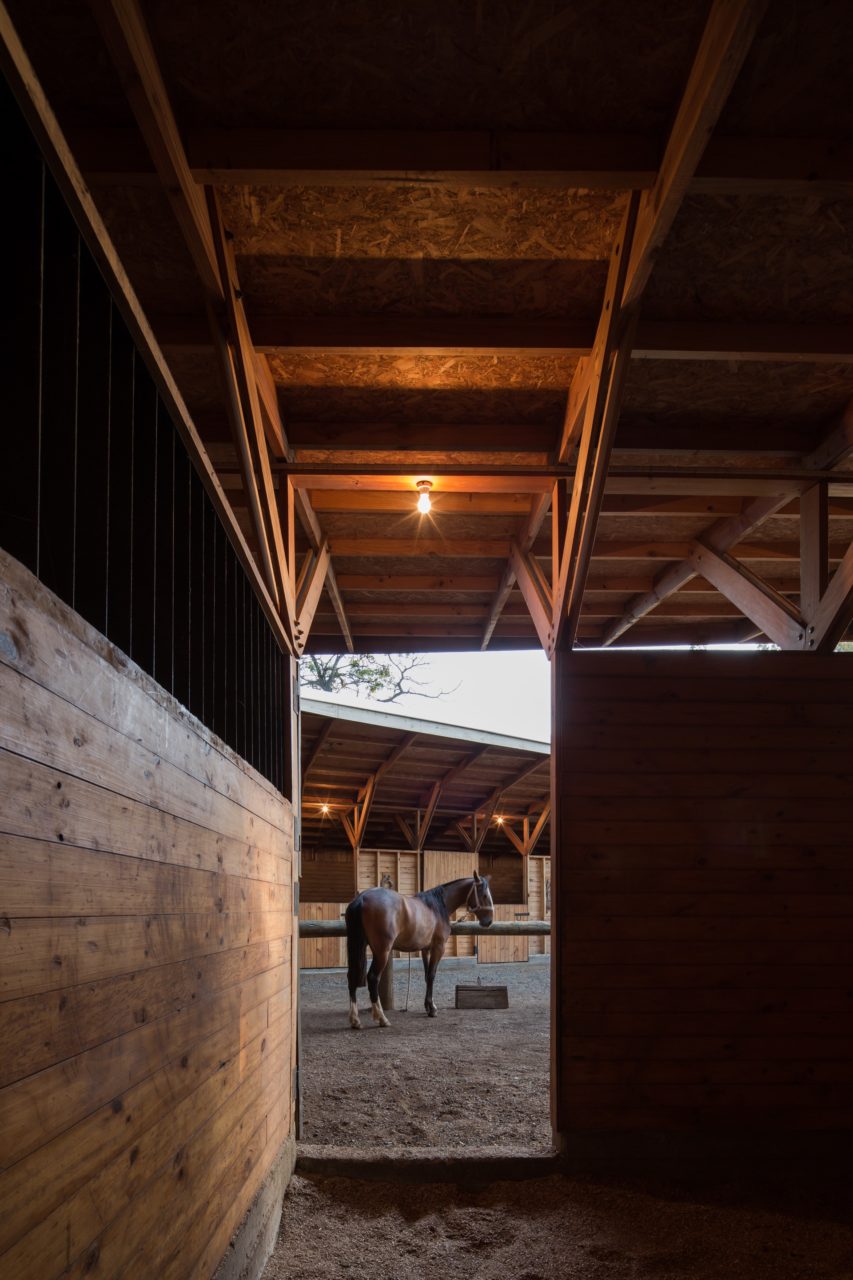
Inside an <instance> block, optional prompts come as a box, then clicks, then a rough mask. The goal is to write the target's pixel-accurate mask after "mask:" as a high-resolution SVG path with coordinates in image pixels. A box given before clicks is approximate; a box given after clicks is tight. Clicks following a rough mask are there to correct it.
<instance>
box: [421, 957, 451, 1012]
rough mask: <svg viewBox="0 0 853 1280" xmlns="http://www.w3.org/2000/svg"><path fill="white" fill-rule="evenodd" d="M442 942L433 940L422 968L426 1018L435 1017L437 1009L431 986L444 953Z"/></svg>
mask: <svg viewBox="0 0 853 1280" xmlns="http://www.w3.org/2000/svg"><path fill="white" fill-rule="evenodd" d="M445 945H446V944H445V943H444V942H434V943H433V944H432V948H431V949H430V952H429V960H428V961H426V960H425V961H424V969H425V970H426V999H425V1000H424V1008H425V1009H426V1011H427V1017H428V1018H437V1017H438V1009H436V1007H435V1001H434V1000H433V998H432V988H433V984H434V982H435V973H436V970H437V968H438V966H439V962H440V961H441V957H442V956H443V955H444V948H445Z"/></svg>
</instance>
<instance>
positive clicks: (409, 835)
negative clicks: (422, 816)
mask: <svg viewBox="0 0 853 1280" xmlns="http://www.w3.org/2000/svg"><path fill="white" fill-rule="evenodd" d="M394 821H395V822H396V824H397V826H398V827H399V828H400V831H401V832H402V833H403V839H404V840H405V841H406V845H407V846H408V848H410V849H414V848H415V847H416V836H415V833H414V831H413V830H412V828H411V827H410V826H409V823H408V822H407V820H406V819H405V818H404V817H403V815H402V814H401V813H395V814H394Z"/></svg>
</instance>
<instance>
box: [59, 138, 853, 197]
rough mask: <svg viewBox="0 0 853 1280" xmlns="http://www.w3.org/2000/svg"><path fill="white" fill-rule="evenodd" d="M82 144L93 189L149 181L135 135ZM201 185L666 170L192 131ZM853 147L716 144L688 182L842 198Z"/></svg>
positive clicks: (423, 146) (569, 143)
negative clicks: (102, 184)
mask: <svg viewBox="0 0 853 1280" xmlns="http://www.w3.org/2000/svg"><path fill="white" fill-rule="evenodd" d="M75 142H76V145H77V147H78V150H79V153H80V155H81V158H82V160H83V165H84V168H85V170H86V173H87V175H88V176H89V178H90V180H91V181H93V182H95V183H110V184H113V183H115V184H120V185H133V184H134V183H138V182H145V181H150V179H151V176H152V170H151V162H150V159H149V157H148V156H147V155H146V153H145V151H144V149H143V148H142V147H140V146H139V142H138V138H137V137H136V136H135V135H134V133H133V132H132V131H131V130H121V129H113V128H110V129H81V130H79V131H78V132H77V133H76V135H75ZM186 143H187V153H188V155H189V159H190V164H191V172H192V175H193V178H194V180H195V181H196V182H197V183H201V184H208V183H213V184H226V185H228V186H234V185H237V184H247V185H250V186H276V185H279V186H291V185H297V186H303V185H306V184H308V183H316V184H318V185H322V186H349V185H358V184H362V183H375V182H377V181H381V182H388V181H389V180H396V181H397V182H401V183H411V184H414V183H418V182H422V181H423V178H424V175H427V174H428V175H429V176H430V177H431V178H432V180H433V181H439V180H441V181H443V182H445V183H454V182H456V183H461V184H464V185H466V186H469V185H472V184H473V185H476V186H481V185H509V186H520V185H521V186H523V185H524V184H525V182H535V183H536V185H537V186H541V185H543V184H548V185H553V186H555V187H564V188H568V189H572V188H578V187H580V188H586V189H591V190H595V189H599V190H604V191H619V190H637V191H640V190H646V189H649V188H650V187H651V186H652V185H653V184H654V182H655V178H656V176H657V173H658V171H659V168H660V148H659V144H658V142H657V139H655V138H644V137H637V136H628V135H624V136H620V135H608V134H597V135H583V134H572V133H566V132H561V131H560V130H553V131H549V132H547V133H546V132H539V133H533V132H530V131H517V130H516V131H511V130H502V129H496V130H479V131H478V130H467V131H465V132H464V133H457V132H452V131H447V130H445V131H440V130H439V131H435V130H422V129H418V130H406V129H397V130H391V129H389V130H358V129H351V130H324V129H310V130H298V129H273V128H266V129H250V128H244V129H239V128H228V129H220V130H217V129H203V130H196V129H190V130H188V131H187V133H186ZM851 172H853V160H851V147H850V144H849V143H845V142H842V141H839V140H838V139H837V138H819V137H802V138H797V137H795V138H790V137H789V138H779V137H770V138H760V137H758V138H756V137H736V136H735V137H715V138H712V139H711V141H710V142H709V144H708V146H707V148H706V150H705V153H704V155H703V157H702V159H701V160H700V162H699V164H698V165H697V168H696V172H695V174H694V176H693V178H692V179H691V182H690V190H691V191H692V192H699V193H702V194H704V195H733V194H744V193H746V194H750V195H762V194H763V195H776V196H783V195H787V196H798V195H809V194H827V195H831V196H840V195H843V194H844V193H845V192H848V191H849V190H850V188H851V186H853V180H852V179H851Z"/></svg>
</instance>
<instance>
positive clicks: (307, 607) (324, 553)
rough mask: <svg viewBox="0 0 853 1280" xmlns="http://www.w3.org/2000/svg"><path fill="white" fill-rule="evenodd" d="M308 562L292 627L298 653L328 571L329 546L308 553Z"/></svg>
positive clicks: (312, 617)
mask: <svg viewBox="0 0 853 1280" xmlns="http://www.w3.org/2000/svg"><path fill="white" fill-rule="evenodd" d="M309 555H310V561H309V563H308V566H307V572H306V573H305V575H304V581H302V582H301V583H300V586H299V589H298V590H297V593H296V622H295V627H294V633H295V639H296V649H297V652H298V653H300V654H301V653H303V652H304V651H305V644H306V641H307V639H308V636H309V634H310V631H311V624H312V623H313V621H314V615H315V613H316V612H317V605H318V604H319V603H320V595H321V592H322V590H323V586H324V584H325V581H326V574H327V573H328V571H329V544H328V543H327V542H324V543H323V545H322V547H321V548H320V550H319V552H317V553H316V554H315V553H314V552H313V551H311V552H310V553H309Z"/></svg>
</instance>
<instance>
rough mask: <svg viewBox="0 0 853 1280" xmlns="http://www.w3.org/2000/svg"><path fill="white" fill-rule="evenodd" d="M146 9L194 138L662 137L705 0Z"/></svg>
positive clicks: (451, 0)
mask: <svg viewBox="0 0 853 1280" xmlns="http://www.w3.org/2000/svg"><path fill="white" fill-rule="evenodd" d="M147 10H148V14H149V22H150V23H151V26H152V29H153V32H154V38H155V43H156V45H157V48H158V50H159V51H160V56H161V59H162V62H163V67H164V72H165V78H166V82H167V84H168V85H169V89H170V92H171V94H172V96H173V99H174V102H175V106H176V110H177V115H178V118H179V120H180V122H181V123H182V125H184V126H185V127H186V126H189V125H204V126H208V127H215V126H220V125H224V126H227V125H230V126H233V127H237V126H249V125H254V126H271V127H282V126H284V127H289V128H314V129H319V128H329V127H337V128H350V129H359V128H360V129H387V128H392V127H396V128H422V129H423V128H428V129H458V128H468V129H474V128H484V127H485V128H495V127H514V128H533V129H570V130H573V131H583V130H587V131H590V132H594V131H613V132H619V133H644V132H645V133H658V132H661V131H663V130H664V129H665V128H666V126H667V124H668V123H669V120H670V117H671V113H672V103H673V101H675V100H676V98H677V96H678V94H679V92H680V91H681V89H682V87H683V84H684V79H685V75H686V69H687V67H688V66H689V64H690V59H691V57H692V56H693V52H694V50H695V48H696V45H697V43H698V40H699V35H700V33H701V30H702V26H703V24H704V21H705V17H706V13H707V4H706V3H705V2H704V0H655V3H652V4H650V3H648V0H641V2H640V3H638V2H637V0H610V2H609V3H608V4H606V5H602V4H600V3H599V0H577V2H576V3H573V4H571V5H567V4H566V3H565V0H530V2H529V3H526V4H524V5H520V4H518V3H517V2H516V0H489V2H488V3H487V4H473V3H467V4H460V3H459V2H458V0H408V2H407V3H406V4H388V3H385V0H365V2H364V3H360V4H342V3H340V0H315V3H312V4H278V5H276V4H267V5H264V6H262V7H260V6H258V7H255V8H254V9H251V10H249V11H248V13H247V11H246V9H245V7H243V6H240V5H235V4H233V3H232V2H231V0H214V2H213V3H207V4H204V5H199V4H192V5H187V4H178V5H176V4H174V3H171V0H154V2H153V3H150V4H149V5H148V6H147ZM614 33H618V35H619V39H618V40H614ZM188 49H191V50H192V57H191V58H188V56H187V50H188Z"/></svg>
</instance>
